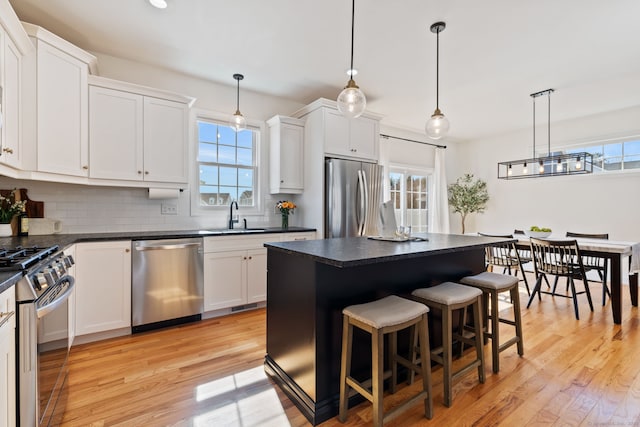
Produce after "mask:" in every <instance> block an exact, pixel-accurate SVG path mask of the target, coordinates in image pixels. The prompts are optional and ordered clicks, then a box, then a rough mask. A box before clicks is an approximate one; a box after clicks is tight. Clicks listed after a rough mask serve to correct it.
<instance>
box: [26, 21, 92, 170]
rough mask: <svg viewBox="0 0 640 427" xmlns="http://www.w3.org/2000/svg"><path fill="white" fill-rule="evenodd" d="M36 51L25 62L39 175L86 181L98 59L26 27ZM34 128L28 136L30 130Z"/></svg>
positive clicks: (28, 119) (29, 119)
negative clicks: (91, 89) (91, 83)
mask: <svg viewBox="0 0 640 427" xmlns="http://www.w3.org/2000/svg"><path fill="white" fill-rule="evenodd" d="M23 25H24V28H25V30H26V31H27V33H28V34H29V36H31V39H32V42H33V44H34V46H35V48H36V52H35V54H34V55H29V56H27V57H25V58H24V63H23V79H24V83H25V87H26V86H32V87H33V89H31V90H30V91H29V92H28V93H27V94H26V96H25V97H24V98H23V102H24V104H25V105H24V109H23V112H24V113H25V116H24V127H23V129H25V132H24V136H25V139H27V135H28V136H29V138H28V139H27V140H26V141H25V144H30V147H32V149H33V147H35V169H33V167H34V165H30V168H32V170H35V171H38V172H46V173H55V174H62V175H71V176H80V177H86V176H88V172H89V138H88V123H89V121H88V101H89V96H88V86H87V77H88V75H89V69H90V67H91V66H93V67H95V62H96V59H95V57H94V56H93V55H91V54H89V53H87V52H85V51H83V50H81V49H79V48H77V47H76V46H74V45H72V44H71V43H69V42H67V41H65V40H63V39H61V38H59V37H58V36H56V35H54V34H52V33H50V32H48V31H46V30H45V29H43V28H41V27H38V26H35V25H31V24H27V23H24V24H23ZM26 129H29V131H26Z"/></svg>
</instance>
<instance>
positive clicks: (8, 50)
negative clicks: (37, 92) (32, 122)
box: [0, 29, 22, 168]
mask: <svg viewBox="0 0 640 427" xmlns="http://www.w3.org/2000/svg"><path fill="white" fill-rule="evenodd" d="M0 38H1V39H2V40H1V43H0V44H1V46H2V47H1V49H2V50H1V51H0V57H1V58H3V59H2V61H1V62H2V71H1V76H2V78H1V79H0V80H1V81H2V83H1V85H2V91H1V92H2V98H1V99H0V102H2V107H1V108H2V114H3V124H2V132H1V136H0V138H1V139H2V143H1V144H0V162H2V163H4V164H5V165H7V166H11V167H13V168H20V167H21V166H22V157H21V156H22V150H21V145H22V136H21V128H20V125H21V114H20V96H21V80H22V76H21V74H22V54H21V53H20V52H19V51H18V48H17V46H16V44H15V43H14V42H13V40H11V37H9V34H7V33H5V32H3V31H2V30H1V29H0Z"/></svg>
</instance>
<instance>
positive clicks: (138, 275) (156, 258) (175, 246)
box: [131, 238, 204, 333]
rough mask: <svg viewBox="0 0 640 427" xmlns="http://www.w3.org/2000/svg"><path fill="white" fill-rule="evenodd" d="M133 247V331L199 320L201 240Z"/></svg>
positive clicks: (140, 243) (135, 243) (164, 241)
mask: <svg viewBox="0 0 640 427" xmlns="http://www.w3.org/2000/svg"><path fill="white" fill-rule="evenodd" d="M131 246H132V259H131V269H132V271H131V326H132V331H133V332H134V333H135V332H142V331H146V330H150V329H156V328H161V327H165V326H170V325H175V324H180V323H185V322H190V321H194V320H200V318H201V316H202V309H203V299H204V298H203V258H204V251H203V246H202V238H185V239H162V240H134V241H132V242H131Z"/></svg>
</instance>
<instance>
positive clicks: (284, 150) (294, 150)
mask: <svg viewBox="0 0 640 427" xmlns="http://www.w3.org/2000/svg"><path fill="white" fill-rule="evenodd" d="M274 126H275V127H277V128H276V129H274V128H272V132H271V141H270V143H271V149H272V150H273V151H272V152H271V164H270V165H269V166H270V167H271V177H270V181H271V182H270V190H271V193H301V192H302V190H303V188H304V185H303V176H304V172H303V165H304V127H302V126H297V125H292V124H289V123H278V124H275V125H274Z"/></svg>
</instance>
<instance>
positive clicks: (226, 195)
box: [219, 186, 238, 205]
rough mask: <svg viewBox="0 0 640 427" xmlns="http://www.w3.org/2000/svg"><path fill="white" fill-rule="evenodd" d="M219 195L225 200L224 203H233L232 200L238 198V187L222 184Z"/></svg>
mask: <svg viewBox="0 0 640 427" xmlns="http://www.w3.org/2000/svg"><path fill="white" fill-rule="evenodd" d="M219 197H221V198H222V199H223V200H224V203H223V204H224V205H227V204H229V203H231V201H232V200H238V187H223V186H220V193H219Z"/></svg>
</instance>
